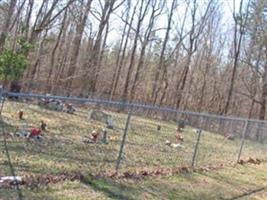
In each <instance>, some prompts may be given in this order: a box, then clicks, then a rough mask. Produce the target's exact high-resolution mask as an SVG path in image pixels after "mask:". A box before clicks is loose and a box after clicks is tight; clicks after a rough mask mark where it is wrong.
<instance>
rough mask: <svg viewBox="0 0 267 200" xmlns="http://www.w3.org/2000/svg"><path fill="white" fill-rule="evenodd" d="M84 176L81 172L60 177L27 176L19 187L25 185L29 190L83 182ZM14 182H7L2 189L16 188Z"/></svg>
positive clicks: (1, 186)
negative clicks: (61, 183) (68, 182)
mask: <svg viewBox="0 0 267 200" xmlns="http://www.w3.org/2000/svg"><path fill="white" fill-rule="evenodd" d="M83 178H84V176H83V175H82V174H81V173H80V172H72V173H69V172H64V173H61V174H58V175H53V174H42V175H27V176H24V177H23V178H22V180H21V181H20V182H18V184H19V185H24V186H25V187H27V188H30V189H34V188H39V187H43V186H47V185H49V184H56V183H59V182H63V181H81V180H82V179H83ZM14 185H15V184H14V181H9V182H8V181H7V182H5V183H4V184H2V185H0V188H12V187H13V186H14Z"/></svg>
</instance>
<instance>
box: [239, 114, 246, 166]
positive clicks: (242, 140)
mask: <svg viewBox="0 0 267 200" xmlns="http://www.w3.org/2000/svg"><path fill="white" fill-rule="evenodd" d="M248 124H249V120H248V119H247V120H246V121H245V126H244V129H243V132H242V138H241V145H240V149H239V152H238V157H237V163H239V161H240V158H241V154H242V150H243V147H244V143H245V137H246V133H247V130H248Z"/></svg>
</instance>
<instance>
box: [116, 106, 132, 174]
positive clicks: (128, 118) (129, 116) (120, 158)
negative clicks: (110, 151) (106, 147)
mask: <svg viewBox="0 0 267 200" xmlns="http://www.w3.org/2000/svg"><path fill="white" fill-rule="evenodd" d="M132 111H133V107H132V106H130V110H129V112H128V116H127V119H126V123H125V128H124V132H123V136H122V141H121V146H120V151H119V155H118V158H117V162H116V173H118V171H119V167H120V163H121V160H122V154H123V149H124V145H125V142H126V136H127V133H128V127H129V124H130V120H131V116H132Z"/></svg>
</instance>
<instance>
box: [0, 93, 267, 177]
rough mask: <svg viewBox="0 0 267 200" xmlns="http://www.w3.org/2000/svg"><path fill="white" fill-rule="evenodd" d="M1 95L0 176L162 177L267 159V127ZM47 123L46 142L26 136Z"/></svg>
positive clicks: (108, 104) (146, 108) (95, 102)
mask: <svg viewBox="0 0 267 200" xmlns="http://www.w3.org/2000/svg"><path fill="white" fill-rule="evenodd" d="M1 94H2V110H1V128H2V131H1V133H2V134H1V136H0V139H1V144H2V145H1V146H2V148H3V149H2V151H1V152H2V153H1V154H5V155H6V156H4V155H1V160H0V163H1V168H0V175H6V174H8V175H14V173H16V174H19V175H21V176H23V175H28V174H57V173H61V172H62V171H64V172H66V171H69V172H72V171H80V172H82V173H89V174H109V173H110V174H111V173H113V172H117V173H119V174H129V173H140V172H141V173H148V172H149V171H153V172H155V173H161V172H162V171H164V170H165V169H168V170H171V169H178V168H183V169H185V168H186V169H196V170H197V169H210V168H213V167H214V168H216V167H222V166H225V165H235V164H236V163H237V162H240V161H242V160H243V161H244V160H247V159H249V158H253V159H257V160H266V159H267V122H265V121H259V120H252V119H242V118H234V117H223V116H217V115H212V114H205V113H194V112H187V111H180V110H174V109H169V108H160V107H155V106H150V105H140V104H131V103H126V102H115V101H103V100H99V99H89V98H77V97H64V96H51V95H49V96H48V95H42V94H37V93H35V94H32V93H10V92H4V91H2V93H1ZM5 97H9V99H11V100H9V99H6V98H5ZM5 99H6V100H5ZM48 100H49V101H51V102H53V101H60V102H61V103H62V105H64V106H65V105H66V104H67V105H69V104H72V105H73V106H74V108H75V112H74V113H73V114H71V113H68V112H67V111H66V110H64V109H62V110H56V109H54V108H48V107H45V106H43V105H42V104H40V101H48ZM19 111H22V112H23V116H22V118H20V117H19V116H18V112H19ZM41 121H43V122H44V123H45V124H46V125H47V127H46V129H45V130H43V131H42V138H41V140H40V141H35V140H29V139H28V138H27V137H23V136H22V137H21V135H19V134H18V133H21V134H22V133H23V132H25V131H26V132H27V131H30V130H31V129H33V128H40V127H41V126H40V123H41ZM95 132H96V133H97V134H96V135H97V136H95V137H94V136H93V135H94V133H95ZM168 170H167V171H168ZM11 172H12V173H11Z"/></svg>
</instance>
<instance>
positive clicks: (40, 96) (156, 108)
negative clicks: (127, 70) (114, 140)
mask: <svg viewBox="0 0 267 200" xmlns="http://www.w3.org/2000/svg"><path fill="white" fill-rule="evenodd" d="M0 93H1V92H0ZM2 95H4V96H10V97H21V98H36V99H57V100H63V101H75V102H79V103H92V104H103V105H110V106H123V107H126V108H132V109H134V108H137V109H138V108H139V109H140V108H142V109H150V110H154V111H160V112H167V113H173V114H184V115H191V116H201V117H210V118H215V119H218V120H233V121H239V122H246V121H249V122H256V123H262V124H265V123H266V124H267V121H264V120H257V119H248V118H241V117H232V116H221V115H216V114H210V113H203V112H202V113H197V112H193V111H186V110H179V109H178V110H177V109H173V108H168V107H160V106H157V105H149V104H138V103H130V102H127V101H111V100H103V99H93V98H82V97H67V96H55V95H46V94H34V93H15V92H7V91H3V92H2Z"/></svg>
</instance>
